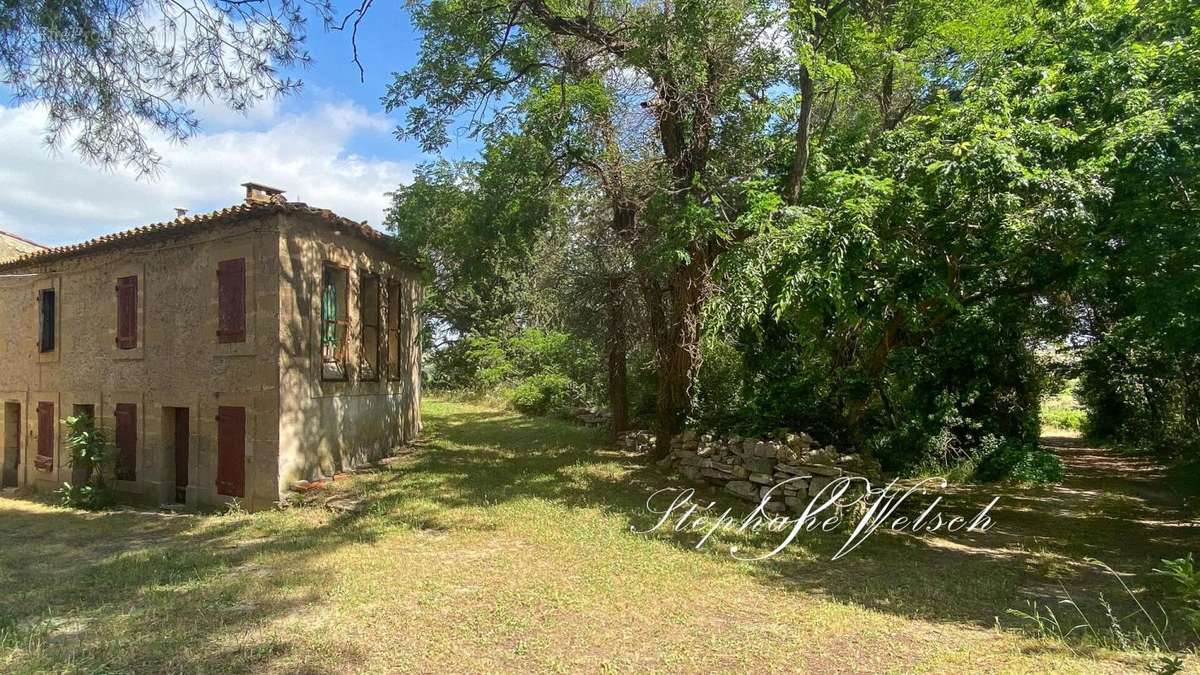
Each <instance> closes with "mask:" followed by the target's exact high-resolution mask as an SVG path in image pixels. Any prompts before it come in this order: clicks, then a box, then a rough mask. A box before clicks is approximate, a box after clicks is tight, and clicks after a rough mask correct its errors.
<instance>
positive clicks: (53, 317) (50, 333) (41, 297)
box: [38, 288, 58, 354]
mask: <svg viewBox="0 0 1200 675" xmlns="http://www.w3.org/2000/svg"><path fill="white" fill-rule="evenodd" d="M47 298H49V299H50V305H49V307H50V312H49V316H48V317H47V315H46V314H47V312H46V299H47ZM57 323H58V292H57V291H56V290H55V289H54V288H43V289H41V290H40V291H38V353H39V354H50V353H53V352H55V351H56V350H57V349H58V326H57ZM47 337H48V338H49V343H50V345H49V347H47V346H46V342H47Z"/></svg>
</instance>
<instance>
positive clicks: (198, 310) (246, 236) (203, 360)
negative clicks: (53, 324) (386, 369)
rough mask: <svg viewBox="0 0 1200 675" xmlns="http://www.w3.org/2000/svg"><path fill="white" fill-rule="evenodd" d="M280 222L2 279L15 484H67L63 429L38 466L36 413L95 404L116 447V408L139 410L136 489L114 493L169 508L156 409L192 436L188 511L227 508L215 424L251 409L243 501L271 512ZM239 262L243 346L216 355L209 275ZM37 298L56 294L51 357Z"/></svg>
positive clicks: (1, 327) (0, 389)
mask: <svg viewBox="0 0 1200 675" xmlns="http://www.w3.org/2000/svg"><path fill="white" fill-rule="evenodd" d="M278 218H279V217H277V216H271V217H269V218H267V219H265V220H261V221H253V220H252V221H247V222H241V223H237V224H231V225H215V226H213V228H212V229H211V230H210V231H207V232H205V233H203V234H198V235H191V236H188V237H186V238H179V239H176V240H172V241H162V242H158V243H155V244H146V245H142V246H139V247H137V248H133V249H127V250H120V251H111V252H99V253H93V254H89V255H84V256H80V257H76V258H71V259H66V260H62V261H58V262H51V263H47V264H44V265H40V266H34V267H29V268H27V269H17V270H9V271H8V272H7V274H23V273H31V274H34V275H35V276H32V277H18V278H12V277H9V278H0V307H3V308H5V311H6V312H7V314H8V316H6V317H5V320H4V321H3V322H0V400H2V401H5V402H9V403H19V404H20V406H21V419H20V422H19V424H20V427H21V430H20V433H21V440H22V443H21V457H20V464H19V466H18V467H17V474H18V480H19V482H20V483H21V484H32V485H35V486H37V487H39V488H55V487H58V486H59V485H60V484H61V483H62V482H63V481H65V480H69V478H70V473H71V471H70V467H69V466H68V465H67V456H68V455H67V451H66V449H65V446H64V442H63V441H64V435H65V427H64V425H62V424H61V423H58V422H56V424H55V439H54V447H55V456H54V467H53V469H52V470H51V471H50V472H43V471H40V470H37V469H36V468H35V467H34V458H35V455H36V452H37V417H36V407H37V404H38V402H39V401H51V402H53V403H54V404H55V417H56V420H59V419H61V418H63V417H66V416H68V415H69V414H71V412H72V409H73V407H74V406H75V405H78V404H88V405H92V406H94V407H95V411H96V414H97V419H98V421H99V422H100V424H101V426H102V427H103V428H104V429H107V430H108V431H109V432H110V434H111V433H112V431H113V429H114V428H115V419H114V415H113V412H114V408H115V405H116V404H118V403H134V404H136V405H137V418H138V419H137V425H138V433H137V439H138V442H137V480H136V481H134V482H122V483H119V484H118V485H119V487H120V489H121V490H123V491H125V492H128V493H131V494H134V495H137V496H140V497H141V498H142V499H144V500H145V501H147V502H153V503H157V502H159V501H170V498H169V496H170V495H171V494H173V489H174V473H173V472H174V458H173V456H172V455H171V453H170V448H171V447H172V446H171V441H170V439H169V432H170V421H169V419H165V415H164V410H163V408H164V407H168V406H169V407H184V408H188V410H189V415H190V427H191V439H190V456H189V460H190V462H189V464H190V466H189V479H190V480H189V483H190V485H189V488H188V501H189V502H190V503H197V504H212V503H217V502H221V501H225V498H223V497H220V496H218V495H217V494H216V490H215V486H214V481H215V478H216V466H217V455H216V421H215V417H216V414H217V406H220V405H233V406H244V407H245V408H246V409H247V424H246V426H247V431H246V436H247V438H246V457H247V465H246V498H245V499H244V500H243V501H244V502H245V503H246V504H247V506H249V507H250V508H261V507H263V506H267V505H270V504H271V503H273V502H274V501H275V500H276V499H277V494H278V481H277V472H276V466H277V463H278V444H279V436H278V430H279V425H278V415H279V370H278V362H279V360H278V359H279V344H278V340H277V337H278V325H279V324H278V318H279V283H278V280H279V256H278V252H279V234H278ZM238 257H244V258H246V269H247V278H246V296H247V297H246V309H247V318H246V319H247V336H246V342H245V343H244V344H235V345H220V344H218V342H217V337H216V335H217V295H216V293H217V276H216V269H217V263H218V262H219V261H221V260H226V259H230V258H238ZM134 274H136V275H137V276H138V278H139V298H138V312H139V322H138V324H139V325H138V332H139V336H138V337H139V344H138V347H137V348H136V349H133V350H118V349H117V348H116V341H115V336H116V293H115V284H116V280H117V278H119V277H122V276H128V275H134ZM43 288H54V289H56V291H57V304H58V312H57V316H58V327H57V328H58V329H57V331H56V333H57V336H58V340H57V342H58V344H57V348H56V349H55V351H54V352H52V353H49V354H40V353H38V350H37V347H36V342H37V326H38V315H37V294H38V291H39V290H40V289H43ZM0 419H3V418H0ZM0 423H2V422H0ZM9 426H11V425H9ZM6 432H9V433H11V429H6ZM6 437H7V434H6Z"/></svg>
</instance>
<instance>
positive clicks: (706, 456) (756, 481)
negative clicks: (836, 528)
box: [622, 431, 879, 513]
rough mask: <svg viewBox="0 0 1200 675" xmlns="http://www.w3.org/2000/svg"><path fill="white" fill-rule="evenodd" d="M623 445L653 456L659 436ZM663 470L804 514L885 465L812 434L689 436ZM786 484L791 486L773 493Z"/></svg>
mask: <svg viewBox="0 0 1200 675" xmlns="http://www.w3.org/2000/svg"><path fill="white" fill-rule="evenodd" d="M622 444H623V445H624V446H625V447H626V448H628V449H630V450H635V451H646V452H648V451H650V450H651V449H652V448H653V447H654V436H653V435H652V434H650V433H649V432H645V431H634V432H630V433H627V434H625V435H624V436H623V437H622ZM660 465H662V466H664V467H671V468H675V469H677V470H678V471H679V472H680V473H682V474H683V475H684V476H686V477H687V478H688V479H689V480H691V481H694V482H705V483H710V484H712V485H714V486H717V487H719V488H721V489H723V490H724V491H725V492H727V493H729V494H731V495H733V496H735V497H737V498H739V499H742V500H744V501H747V502H751V503H754V504H758V503H760V502H762V500H763V499H764V498H766V497H767V496H768V495H770V500H769V501H768V502H767V503H766V506H765V507H764V508H765V510H767V511H768V512H771V513H786V512H789V511H790V512H793V513H799V512H801V511H802V510H803V509H804V507H805V506H806V505H807V504H808V502H809V500H810V499H811V497H813V496H815V495H817V494H818V493H820V491H821V490H822V489H824V488H825V486H827V485H829V484H830V483H831V482H833V481H834V480H835V479H837V478H840V477H842V476H862V477H866V478H868V479H875V478H877V477H878V476H879V465H878V464H877V463H876V462H874V461H873V460H871V459H870V458H867V457H864V456H863V455H861V454H859V453H840V452H838V450H837V449H836V448H834V447H833V446H832V445H825V446H822V445H821V444H819V443H818V442H817V441H816V440H814V439H813V438H812V436H809V435H808V434H806V433H794V432H779V433H777V434H775V436H774V437H771V438H743V437H741V436H736V435H731V436H726V437H718V436H716V435H714V434H699V433H697V432H695V431H685V432H683V433H682V434H679V435H678V436H676V437H674V438H672V439H671V452H670V454H668V455H667V457H666V458H664V459H663V460H662V461H661V462H660ZM798 477H803V478H798ZM792 479H796V480H792ZM785 481H789V482H787V483H786V484H784V485H783V486H782V487H779V488H778V489H775V490H772V488H774V487H775V486H776V485H778V484H779V483H783V482H785Z"/></svg>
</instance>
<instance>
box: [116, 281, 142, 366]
mask: <svg viewBox="0 0 1200 675" xmlns="http://www.w3.org/2000/svg"><path fill="white" fill-rule="evenodd" d="M137 296H138V278H137V277H121V278H120V279H117V349H136V348H137V341H138V325H137V302H138V299H137Z"/></svg>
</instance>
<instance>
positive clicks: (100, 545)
mask: <svg viewBox="0 0 1200 675" xmlns="http://www.w3.org/2000/svg"><path fill="white" fill-rule="evenodd" d="M425 416H426V424H427V429H426V436H427V441H426V442H425V443H424V444H423V445H422V446H421V447H419V448H417V449H416V450H415V451H414V452H413V453H412V455H411V456H409V457H406V458H405V459H404V460H402V461H399V462H396V463H394V464H391V465H390V466H388V467H386V468H380V469H379V470H377V471H375V472H373V473H369V474H363V475H359V476H357V477H355V478H353V479H352V480H349V481H344V482H339V483H338V484H337V485H336V488H337V489H338V490H349V491H353V492H357V493H360V494H362V495H364V496H366V498H367V499H368V503H369V504H370V507H369V510H368V511H367V512H366V513H365V514H362V515H357V516H355V515H341V516H334V515H332V514H330V513H328V512H326V511H324V510H323V509H320V508H293V509H288V510H284V511H272V512H265V513H258V514H253V515H245V514H235V515H221V516H215V515H210V516H195V515H181V516H169V515H161V514H139V513H118V514H107V515H92V514H86V513H80V512H73V511H67V510H63V509H59V508H55V507H51V506H47V505H45V504H44V503H41V502H38V501H34V500H29V499H10V498H0V589H2V593H0V632H2V637H0V670H2V671H7V672H42V671H62V672H125V671H142V672H214V671H222V672H244V671H268V672H288V673H293V672H313V673H316V672H350V671H354V672H392V671H397V670H406V671H480V670H484V671H496V670H504V671H524V670H538V671H573V670H586V671H598V670H620V671H634V672H642V671H647V670H656V671H717V670H722V671H724V670H748V669H751V668H753V669H766V670H771V671H809V672H831V671H832V672H837V671H912V670H917V671H938V672H964V671H966V670H984V671H993V672H994V671H1012V672H1047V671H1063V672H1097V671H1114V672H1115V671H1126V670H1128V669H1130V668H1131V667H1135V666H1136V665H1137V663H1136V661H1137V659H1138V657H1135V656H1130V655H1128V654H1118V653H1114V652H1109V651H1103V650H1086V649H1085V650H1069V649H1067V648H1066V647H1064V646H1063V645H1061V644H1059V643H1055V642H1052V641H1043V640H1034V639H1032V638H1030V637H1026V636H1024V635H1023V634H1022V633H1020V632H1019V631H1017V630H1016V627H1017V626H1018V622H1016V620H1015V619H1014V618H1013V617H1009V616H1006V615H1005V609H1006V608H1007V607H1022V608H1023V607H1024V602H1025V600H1026V599H1027V598H1031V597H1051V595H1050V594H1052V592H1053V590H1054V589H1055V588H1056V587H1057V586H1056V585H1057V583H1058V582H1059V581H1062V582H1064V583H1065V584H1068V585H1073V584H1074V583H1076V582H1078V583H1083V582H1084V581H1085V580H1090V579H1094V578H1095V577H1094V575H1092V572H1091V571H1089V570H1088V569H1086V566H1084V565H1083V564H1082V562H1081V560H1080V559H1081V558H1082V556H1083V555H1086V554H1089V551H1090V552H1099V553H1102V552H1103V551H1092V550H1091V548H1089V547H1093V548H1094V547H1099V548H1101V549H1103V548H1108V549H1110V550H1109V553H1111V554H1112V555H1113V556H1116V557H1118V560H1117V561H1116V563H1117V564H1123V563H1127V564H1128V565H1132V566H1136V567H1138V568H1139V569H1138V570H1136V571H1139V572H1141V571H1144V569H1143V568H1145V566H1146V565H1149V564H1151V563H1152V562H1153V559H1154V557H1155V556H1157V555H1158V553H1157V551H1149V550H1147V551H1145V552H1143V551H1142V550H1141V549H1138V550H1137V551H1133V552H1127V553H1121V552H1120V551H1119V550H1118V549H1119V547H1120V546H1121V542H1120V540H1121V539H1122V538H1124V535H1122V534H1120V533H1119V532H1118V533H1112V532H1106V531H1104V530H1103V528H1104V527H1105V525H1104V524H1103V523H1102V524H1101V529H1100V530H1099V531H1098V532H1097V533H1096V534H1095V537H1098V539H1096V538H1093V537H1090V536H1089V535H1087V533H1081V532H1075V533H1072V532H1064V531H1063V527H1062V520H1061V519H1063V518H1074V519H1077V520H1076V521H1075V522H1078V523H1080V524H1085V523H1087V522H1089V521H1088V518H1087V517H1086V516H1081V515H1080V514H1078V513H1073V512H1071V511H1070V509H1071V508H1073V507H1072V505H1071V504H1069V503H1066V502H1061V503H1056V502H1048V504H1049V505H1048V506H1047V509H1048V511H1049V512H1050V513H1049V514H1041V513H1038V512H1037V508H1036V502H1030V504H1028V505H1025V504H1022V503H1021V502H1016V501H1015V502H1014V505H1013V507H1012V509H1011V510H1010V511H1008V512H1002V513H1001V515H1000V516H999V517H998V518H997V520H998V522H999V523H1000V524H999V525H998V526H997V527H998V529H997V530H996V531H994V532H992V533H989V534H988V535H985V536H983V537H979V538H976V539H973V540H970V541H967V540H938V539H929V538H917V537H913V536H900V535H891V536H887V535H880V536H877V537H875V538H874V539H872V540H871V541H869V542H868V543H867V544H866V545H865V546H864V547H863V548H861V549H859V550H858V551H856V552H855V553H854V554H852V555H851V556H850V557H849V558H847V559H843V560H841V561H838V562H830V561H829V557H830V555H831V554H832V553H833V551H834V550H836V549H837V548H838V547H839V546H840V543H841V539H842V538H844V534H839V535H836V536H826V537H824V538H821V539H813V538H812V537H811V536H809V537H807V538H805V539H804V540H803V541H802V542H801V543H799V544H796V545H793V546H792V547H790V548H789V549H788V550H787V552H785V553H784V554H782V555H780V556H778V557H776V558H773V559H771V560H770V561H767V562H762V563H747V562H739V561H736V560H733V559H732V558H731V557H730V556H729V551H728V544H729V543H730V541H729V539H728V538H726V539H724V540H722V541H721V542H720V543H719V544H718V545H717V546H715V547H713V548H712V549H711V550H706V551H704V552H697V551H695V550H694V549H693V548H692V544H694V543H695V541H696V539H697V537H696V536H695V535H691V534H679V535H667V534H657V535H651V536H647V535H640V534H635V533H631V532H630V528H631V527H636V528H638V529H643V528H646V527H647V526H648V525H650V524H652V523H653V522H654V518H653V517H652V516H651V515H650V514H649V513H647V512H646V511H645V510H644V503H645V500H646V498H647V496H648V495H649V494H650V493H651V492H653V491H654V490H657V489H659V488H662V487H668V486H672V485H678V484H680V483H679V482H678V479H677V478H675V477H672V476H670V475H668V474H664V473H662V472H661V470H659V469H657V468H656V467H654V465H653V464H651V463H649V462H648V461H646V460H645V458H643V457H639V456H633V455H629V454H625V453H623V452H617V451H613V450H611V449H606V448H607V446H606V444H605V443H604V441H603V435H602V433H601V432H599V431H595V430H588V429H583V428H580V427H575V426H571V425H568V424H565V423H561V422H557V421H552V420H543V419H531V418H526V417H521V416H518V415H514V414H510V413H503V412H498V411H495V410H492V409H489V408H485V407H477V406H473V405H469V404H463V403H451V402H447V401H439V400H433V401H430V402H428V403H427V404H426V408H425ZM1034 496H1035V497H1037V495H1034ZM714 497H716V498H719V499H723V498H720V497H719V496H718V495H714ZM983 498H984V495H982V494H981V495H969V496H963V499H964V500H967V501H970V500H977V499H983ZM723 500H724V499H723ZM724 501H729V500H724ZM971 503H972V504H973V503H975V502H974V501H971ZM729 505H730V506H733V505H735V504H734V502H732V501H729ZM1027 506H1028V507H1029V508H1026V507H1027ZM1119 507H1120V505H1119V504H1118V505H1117V508H1119ZM962 510H963V511H969V510H970V509H969V508H966V507H963V509H962ZM1064 512H1065V513H1067V515H1064ZM1099 515H1100V516H1103V514H1099ZM1006 517H1011V519H1012V526H1011V527H1008V526H1005V525H1004V518H1006ZM1055 518H1057V519H1059V520H1054V519H1055ZM1039 529H1040V531H1041V536H1040V537H1039V536H1036V535H1032V534H1029V532H1032V531H1038V530H1039ZM775 540H776V538H775V536H770V537H760V538H758V539H754V540H746V541H742V542H740V543H742V544H743V545H744V546H750V547H752V550H753V547H755V546H761V545H765V544H767V543H772V544H773V542H774V541H775ZM1097 542H1098V543H1097ZM1125 543H1126V544H1128V543H1129V542H1125ZM1173 546H1174V544H1173V543H1172V544H1171V546H1168V547H1167V548H1171V547H1173ZM997 618H999V622H1000V624H1002V626H1003V627H1002V628H997Z"/></svg>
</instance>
